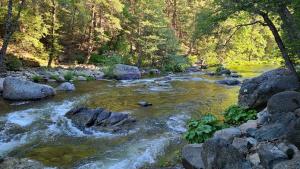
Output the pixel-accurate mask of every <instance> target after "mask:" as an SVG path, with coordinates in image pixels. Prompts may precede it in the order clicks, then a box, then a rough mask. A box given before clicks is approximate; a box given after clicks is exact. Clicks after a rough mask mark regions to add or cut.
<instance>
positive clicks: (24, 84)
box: [3, 77, 56, 100]
mask: <svg viewBox="0 0 300 169" xmlns="http://www.w3.org/2000/svg"><path fill="white" fill-rule="evenodd" d="M55 94H56V93H55V90H54V89H53V88H52V87H51V86H48V85H43V84H38V83H33V82H30V81H26V80H21V79H19V78H14V77H7V78H5V80H4V83H3V98H4V99H8V100H38V99H43V98H46V97H49V96H54V95H55Z"/></svg>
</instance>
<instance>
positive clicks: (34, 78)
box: [32, 75, 43, 83]
mask: <svg viewBox="0 0 300 169" xmlns="http://www.w3.org/2000/svg"><path fill="white" fill-rule="evenodd" d="M32 81H33V82H35V83H39V82H41V81H43V77H42V76H39V75H34V76H33V77H32Z"/></svg>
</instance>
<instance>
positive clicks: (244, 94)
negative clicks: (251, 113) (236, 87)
mask: <svg viewBox="0 0 300 169" xmlns="http://www.w3.org/2000/svg"><path fill="white" fill-rule="evenodd" d="M299 87H300V84H299V81H298V79H297V77H295V76H294V75H293V74H292V73H291V72H290V71H289V70H287V69H275V70H272V71H269V72H266V73H264V74H262V75H261V76H259V77H256V78H253V79H249V80H245V81H244V82H243V84H242V87H241V89H240V92H239V105H241V106H243V107H249V108H261V107H263V106H266V104H267V101H268V100H269V99H270V98H271V97H272V96H273V95H274V94H276V93H279V92H283V91H289V90H296V89H299Z"/></svg>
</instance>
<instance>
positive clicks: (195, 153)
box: [182, 144, 204, 169]
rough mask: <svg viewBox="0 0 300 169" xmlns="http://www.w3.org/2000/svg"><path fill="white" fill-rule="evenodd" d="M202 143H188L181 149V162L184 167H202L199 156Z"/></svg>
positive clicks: (186, 168) (194, 168)
mask: <svg viewBox="0 0 300 169" xmlns="http://www.w3.org/2000/svg"><path fill="white" fill-rule="evenodd" d="M201 151H202V144H188V145H186V146H184V147H183V149H182V164H183V166H184V168H185V169H204V165H203V162H202V157H201Z"/></svg>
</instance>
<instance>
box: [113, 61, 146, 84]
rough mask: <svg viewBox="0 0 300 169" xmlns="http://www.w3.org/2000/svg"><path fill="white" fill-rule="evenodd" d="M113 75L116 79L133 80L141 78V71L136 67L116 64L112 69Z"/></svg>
mask: <svg viewBox="0 0 300 169" xmlns="http://www.w3.org/2000/svg"><path fill="white" fill-rule="evenodd" d="M113 76H114V77H115V78H116V79H117V80H134V79H140V78H141V72H140V70H139V68H138V67H135V66H128V65H123V64H117V65H115V67H114V69H113Z"/></svg>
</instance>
